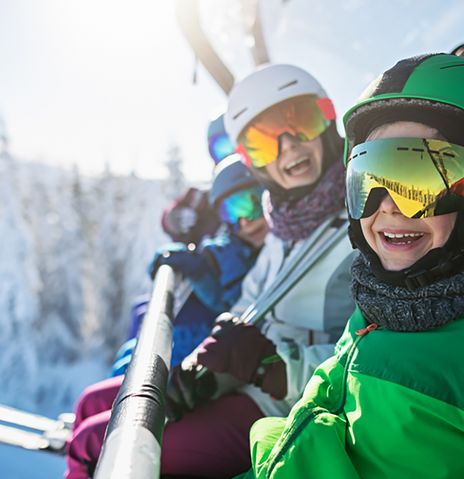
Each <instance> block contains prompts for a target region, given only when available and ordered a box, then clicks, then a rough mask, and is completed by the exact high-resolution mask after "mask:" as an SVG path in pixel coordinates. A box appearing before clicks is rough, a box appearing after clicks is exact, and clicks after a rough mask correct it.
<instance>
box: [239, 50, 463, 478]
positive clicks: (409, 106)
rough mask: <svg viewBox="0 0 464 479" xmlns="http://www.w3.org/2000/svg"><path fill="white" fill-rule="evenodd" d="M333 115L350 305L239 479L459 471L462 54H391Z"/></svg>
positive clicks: (254, 433) (257, 432)
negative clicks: (340, 157) (341, 114)
mask: <svg viewBox="0 0 464 479" xmlns="http://www.w3.org/2000/svg"><path fill="white" fill-rule="evenodd" d="M344 121H345V128H346V133H347V135H346V143H345V162H346V167H347V175H346V187H347V205H348V212H349V216H350V229H351V231H350V233H351V239H352V242H353V244H354V245H355V246H356V247H357V248H358V249H359V251H360V254H359V256H358V258H357V259H356V260H355V262H354V264H353V267H352V276H353V280H352V291H353V296H354V299H355V302H356V306H357V308H356V310H355V312H354V314H353V315H352V316H351V318H350V320H349V323H348V325H347V328H346V330H345V333H344V335H343V336H342V338H341V339H340V340H339V342H338V344H337V347H336V353H335V356H333V357H332V358H330V359H328V360H327V361H326V362H324V363H323V364H322V365H321V366H320V367H319V368H318V369H317V370H316V371H315V373H314V375H313V376H312V378H311V379H310V381H309V383H308V385H307V386H306V390H305V393H304V395H303V398H302V399H301V400H300V401H299V402H298V403H297V404H296V405H295V407H294V408H293V409H292V411H291V413H290V415H289V417H288V418H287V419H277V418H266V419H261V420H259V421H258V422H257V423H256V424H255V425H254V426H253V428H252V430H251V451H252V463H253V469H252V470H251V471H250V472H249V473H248V474H247V475H246V477H247V478H251V477H257V478H266V479H271V478H272V479H279V478H292V479H296V478H303V477H304V478H311V479H333V478H343V479H359V478H363V479H377V478H395V479H410V478H419V477H420V478H421V479H428V478H430V479H432V478H433V479H437V478H460V477H464V461H463V460H462V444H463V440H464V368H463V366H462V344H463V342H464V58H460V57H457V56H452V55H446V54H436V55H424V56H420V57H414V58H410V59H406V60H402V61H400V62H399V63H397V64H396V65H395V66H394V67H393V68H391V69H390V70H388V71H386V72H385V73H384V74H383V75H381V76H380V77H379V78H378V79H377V80H376V81H375V82H373V83H372V84H371V85H370V87H369V88H368V89H367V90H366V92H365V94H364V95H363V97H362V99H361V101H360V102H359V103H358V104H357V105H356V106H355V107H353V108H352V109H351V110H349V112H348V113H347V114H346V115H345V118H344Z"/></svg>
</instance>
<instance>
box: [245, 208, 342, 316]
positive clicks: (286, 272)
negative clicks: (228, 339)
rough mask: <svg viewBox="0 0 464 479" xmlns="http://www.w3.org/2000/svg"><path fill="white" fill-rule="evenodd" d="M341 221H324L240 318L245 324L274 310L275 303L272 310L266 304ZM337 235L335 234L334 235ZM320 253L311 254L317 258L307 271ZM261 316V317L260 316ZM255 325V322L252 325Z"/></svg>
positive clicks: (335, 216) (331, 217) (334, 218)
mask: <svg viewBox="0 0 464 479" xmlns="http://www.w3.org/2000/svg"><path fill="white" fill-rule="evenodd" d="M338 219H339V215H338V214H336V215H332V216H330V217H329V218H328V219H327V220H326V221H324V222H323V223H322V224H321V225H320V226H318V228H316V230H315V231H314V233H313V234H312V235H311V236H310V237H309V238H308V240H307V241H306V243H305V244H304V245H303V246H302V248H301V249H300V251H299V252H298V254H297V255H296V256H295V257H294V258H293V260H292V262H291V263H289V264H288V265H287V267H286V268H285V267H284V268H283V269H282V270H281V271H280V272H279V274H278V275H277V277H276V278H275V280H274V282H273V283H272V284H271V285H270V286H269V288H267V289H266V291H264V292H263V294H261V295H260V296H259V298H258V299H257V301H256V302H255V303H253V304H252V305H250V306H249V307H248V308H247V309H246V310H245V312H244V313H243V314H242V315H241V316H240V319H241V321H244V322H247V323H248V322H249V321H250V320H251V319H252V318H254V317H255V316H256V314H257V312H258V311H263V310H264V309H265V311H264V313H263V315H264V314H266V313H267V312H268V311H269V309H271V308H272V306H274V305H275V304H276V303H274V304H273V305H272V306H271V307H270V308H268V307H267V306H266V304H267V303H268V302H269V300H268V298H269V297H271V296H273V295H274V294H275V293H276V291H278V290H279V288H280V287H281V286H282V285H283V284H284V283H285V282H286V281H287V279H288V278H289V277H290V276H291V275H292V273H293V272H294V271H295V270H297V269H298V268H300V269H301V267H303V268H304V267H305V265H306V262H307V259H306V257H307V255H308V254H310V253H311V251H312V249H313V247H314V245H315V244H316V243H318V242H319V241H320V240H321V239H322V238H323V236H324V235H325V234H326V233H327V231H328V230H329V229H330V228H332V227H334V222H335V221H337V220H338ZM338 229H344V228H337V231H338ZM334 234H335V233H334ZM318 251H319V250H317V251H316V252H315V253H314V252H313V254H311V257H313V258H315V260H314V261H312V262H311V263H310V265H309V266H308V267H307V270H308V271H309V269H310V268H311V267H312V266H313V264H314V263H315V262H316V261H317V260H318V259H319V256H318ZM296 283H297V281H295V282H291V285H292V286H291V287H293V286H294V285H295V284H296ZM260 316H261V315H260ZM252 324H254V322H253V323H252Z"/></svg>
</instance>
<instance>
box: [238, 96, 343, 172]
mask: <svg viewBox="0 0 464 479" xmlns="http://www.w3.org/2000/svg"><path fill="white" fill-rule="evenodd" d="M335 118H336V115H335V109H334V106H333V104H332V101H331V100H330V98H319V97H317V96H315V95H301V96H297V97H293V98H289V99H288V100H284V101H282V102H280V103H277V104H276V105H273V106H271V107H270V108H268V109H267V110H264V111H263V112H262V113H260V114H259V115H258V116H257V117H256V118H254V119H253V120H252V121H251V122H250V123H248V125H247V126H246V127H245V128H244V129H243V131H242V132H241V133H240V135H239V136H238V139H237V143H238V147H237V152H239V153H241V154H242V155H243V156H244V157H245V159H246V161H247V162H248V164H249V165H250V164H251V165H253V166H256V167H258V168H259V167H262V166H265V165H268V164H269V163H272V162H273V161H275V160H276V159H277V157H278V155H279V139H280V137H281V135H283V134H285V133H288V134H290V135H292V136H293V137H295V138H297V139H299V140H300V141H310V140H313V139H314V138H316V137H318V136H319V135H320V134H321V133H323V132H324V131H325V130H326V129H327V127H328V126H329V125H330V122H331V121H332V120H335Z"/></svg>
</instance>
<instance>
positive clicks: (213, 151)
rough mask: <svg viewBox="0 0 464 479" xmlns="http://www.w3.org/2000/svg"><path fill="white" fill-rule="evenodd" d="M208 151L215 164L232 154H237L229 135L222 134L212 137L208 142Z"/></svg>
mask: <svg viewBox="0 0 464 479" xmlns="http://www.w3.org/2000/svg"><path fill="white" fill-rule="evenodd" d="M208 149H209V154H210V155H211V158H213V160H214V163H216V164H218V163H219V162H220V161H221V160H223V159H224V158H225V157H226V156H229V155H232V153H234V152H235V148H234V146H233V145H232V142H231V141H230V138H229V135H227V133H220V134H218V135H215V136H213V137H211V138H210V139H209V142H208Z"/></svg>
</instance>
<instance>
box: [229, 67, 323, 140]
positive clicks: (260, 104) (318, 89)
mask: <svg viewBox="0 0 464 479" xmlns="http://www.w3.org/2000/svg"><path fill="white" fill-rule="evenodd" d="M299 95H316V96H318V97H319V98H327V93H326V92H325V90H324V89H323V88H322V86H321V84H320V83H319V82H318V81H317V80H316V79H315V78H314V77H313V76H312V75H311V74H309V73H308V72H307V71H305V70H303V69H302V68H299V67H296V66H294V65H285V64H278V65H268V66H265V67H263V68H261V69H259V70H257V71H255V72H253V73H252V74H251V75H249V76H247V77H245V78H244V79H243V80H242V81H241V82H239V83H237V84H236V85H235V86H234V87H233V88H232V91H231V93H230V96H229V104H228V108H227V112H226V114H225V118H224V120H225V127H226V131H227V133H228V134H229V136H230V138H231V140H232V142H233V143H235V144H236V143H237V139H238V136H239V135H240V133H241V132H242V130H243V129H244V128H245V127H246V125H247V124H248V123H249V122H250V121H251V120H252V119H253V118H255V117H256V116H257V115H259V114H260V113H262V112H263V111H264V110H266V109H268V108H269V107H271V106H273V105H275V104H277V103H279V102H281V101H283V100H287V99H288V98H293V97H295V96H299Z"/></svg>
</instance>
